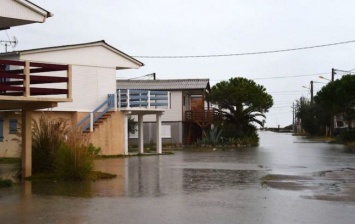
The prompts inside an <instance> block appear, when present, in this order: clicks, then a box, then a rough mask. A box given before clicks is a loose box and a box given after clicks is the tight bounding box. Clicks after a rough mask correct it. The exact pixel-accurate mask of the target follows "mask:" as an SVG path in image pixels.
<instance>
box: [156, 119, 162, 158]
mask: <svg viewBox="0 0 355 224" xmlns="http://www.w3.org/2000/svg"><path fill="white" fill-rule="evenodd" d="M161 116H162V114H161V113H158V114H157V115H156V127H155V128H156V137H157V139H156V149H157V153H158V154H161V153H162V137H161V134H162V133H161Z"/></svg>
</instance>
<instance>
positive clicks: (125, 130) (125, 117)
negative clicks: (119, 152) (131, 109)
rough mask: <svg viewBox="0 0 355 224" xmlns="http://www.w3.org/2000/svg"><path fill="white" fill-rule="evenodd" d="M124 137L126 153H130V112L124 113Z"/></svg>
mask: <svg viewBox="0 0 355 224" xmlns="http://www.w3.org/2000/svg"><path fill="white" fill-rule="evenodd" d="M123 128H124V130H123V133H124V134H123V135H124V136H123V138H124V154H125V155H128V138H129V132H128V114H127V113H125V114H124V125H123Z"/></svg>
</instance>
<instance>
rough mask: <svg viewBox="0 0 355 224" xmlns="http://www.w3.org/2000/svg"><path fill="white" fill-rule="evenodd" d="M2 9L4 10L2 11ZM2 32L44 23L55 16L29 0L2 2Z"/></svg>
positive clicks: (0, 26)
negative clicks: (12, 28)
mask: <svg viewBox="0 0 355 224" xmlns="http://www.w3.org/2000/svg"><path fill="white" fill-rule="evenodd" d="M1 9H2V10H1ZM1 9H0V30H6V29H10V27H14V26H20V25H26V24H31V23H43V22H45V20H46V18H48V17H52V16H53V14H52V13H51V12H49V11H47V10H45V9H43V8H41V7H39V6H38V5H36V4H34V3H32V2H30V1H28V0H6V1H4V0H1Z"/></svg>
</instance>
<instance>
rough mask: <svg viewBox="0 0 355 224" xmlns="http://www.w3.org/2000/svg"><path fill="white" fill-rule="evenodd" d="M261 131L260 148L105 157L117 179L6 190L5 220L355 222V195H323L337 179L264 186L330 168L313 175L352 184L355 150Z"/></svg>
mask: <svg viewBox="0 0 355 224" xmlns="http://www.w3.org/2000/svg"><path fill="white" fill-rule="evenodd" d="M260 137H261V141H260V146H259V147H255V148H248V149H226V150H224V151H213V152H186V151H185V152H176V153H175V154H174V155H168V156H145V157H130V158H115V159H104V160H97V161H96V162H95V163H96V167H97V170H101V171H104V172H109V173H115V174H117V175H118V177H117V178H116V179H113V180H104V181H96V182H46V183H36V182H33V183H30V182H25V185H19V186H15V187H13V188H9V189H0V223H29V224H32V223H36V224H37V223H169V224H170V223H171V224H181V223H205V224H207V223H235V222H239V223H275V224H279V223H322V224H323V223H329V224H330V223H346V224H348V223H349V224H350V223H353V222H354V220H355V213H353V211H354V209H355V203H353V201H355V200H353V201H346V203H343V202H332V201H329V199H328V198H327V199H324V197H323V196H324V192H325V193H332V194H333V193H334V192H335V191H336V190H338V189H339V186H340V185H334V184H333V183H334V181H333V182H329V183H330V184H331V185H325V187H323V186H321V188H317V189H319V191H318V190H317V191H316V192H314V191H311V190H304V191H303V190H300V191H288V190H285V189H280V188H276V189H275V188H262V187H261V186H260V183H259V177H261V176H264V175H266V174H273V173H275V174H290V175H300V176H303V174H305V175H311V174H312V173H317V172H321V171H327V170H333V171H334V170H337V172H327V173H326V174H324V178H325V180H324V181H325V182H317V181H318V179H317V178H318V177H312V181H313V182H312V183H313V184H314V185H317V184H318V183H319V184H323V183H328V182H326V181H329V180H328V178H333V176H334V175H342V174H343V173H344V172H343V171H345V172H347V173H350V174H351V175H349V177H350V179H349V180H348V182H346V183H345V184H346V185H345V187H349V185H353V172H354V171H353V170H352V169H344V168H347V167H353V168H354V164H355V154H353V153H351V151H349V149H347V148H346V147H343V146H339V145H330V144H322V143H297V142H301V140H302V139H301V138H298V137H294V136H292V135H289V134H275V133H270V132H263V133H260ZM302 141H303V140H302ZM1 170H2V171H1ZM6 170H7V171H8V170H11V168H10V167H8V166H6V167H5V168H4V166H0V173H1V172H4V171H6ZM340 171H342V172H340ZM295 181H296V182H297V183H300V184H302V183H303V182H301V181H298V180H295ZM328 186H331V187H332V188H329V187H328ZM323 188H324V189H325V190H323ZM346 189H350V188H346ZM346 189H345V190H346ZM318 199H322V200H324V201H321V200H318ZM326 200H328V201H326ZM339 205H340V206H339ZM290 211H292V212H290ZM309 211H312V212H309Z"/></svg>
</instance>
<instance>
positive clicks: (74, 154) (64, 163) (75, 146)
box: [55, 129, 98, 180]
mask: <svg viewBox="0 0 355 224" xmlns="http://www.w3.org/2000/svg"><path fill="white" fill-rule="evenodd" d="M96 153H98V149H97V148H95V147H93V145H92V144H90V143H89V138H88V137H87V135H83V134H82V133H81V130H80V129H71V130H70V131H68V133H67V140H66V141H65V142H64V143H63V144H62V145H61V146H60V147H59V150H58V153H57V155H56V158H55V173H56V174H57V176H59V177H60V178H63V179H66V180H86V179H90V175H91V174H92V171H93V167H94V158H95V156H96V155H95V154H96Z"/></svg>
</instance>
